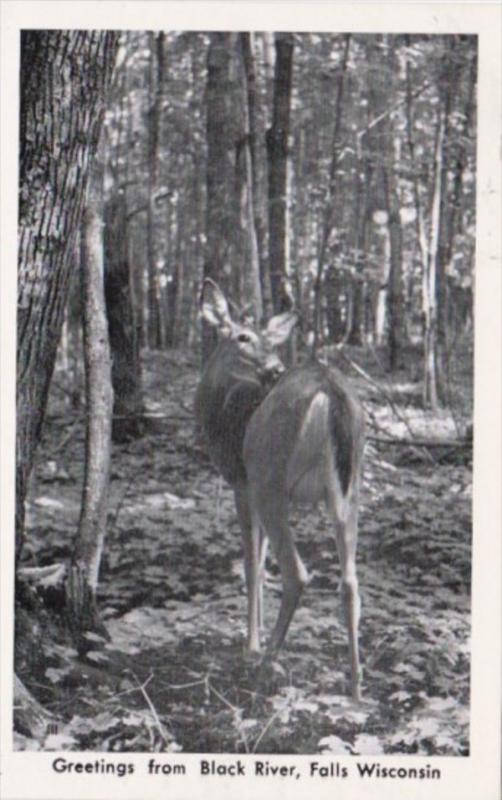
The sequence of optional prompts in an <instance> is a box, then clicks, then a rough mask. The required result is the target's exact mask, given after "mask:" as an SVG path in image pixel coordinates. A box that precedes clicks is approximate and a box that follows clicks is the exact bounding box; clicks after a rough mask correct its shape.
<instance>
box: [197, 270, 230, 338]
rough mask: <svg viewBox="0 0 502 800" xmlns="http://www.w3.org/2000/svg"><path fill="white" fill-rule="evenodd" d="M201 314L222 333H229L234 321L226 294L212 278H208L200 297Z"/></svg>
mask: <svg viewBox="0 0 502 800" xmlns="http://www.w3.org/2000/svg"><path fill="white" fill-rule="evenodd" d="M200 315H201V317H202V318H203V319H204V320H205V321H206V322H207V324H208V325H211V327H213V328H218V330H219V331H221V333H223V334H225V333H227V334H228V333H229V332H230V331H231V330H232V327H233V323H232V318H231V316H230V309H229V308H228V303H227V301H226V298H225V295H224V294H223V292H222V291H221V289H220V288H219V286H217V285H216V283H214V282H213V281H212V280H211V279H210V278H206V279H205V281H204V284H203V286H202V292H201V297H200Z"/></svg>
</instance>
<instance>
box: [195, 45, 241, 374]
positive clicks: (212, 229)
mask: <svg viewBox="0 0 502 800" xmlns="http://www.w3.org/2000/svg"><path fill="white" fill-rule="evenodd" d="M233 43H234V35H233V34H231V33H211V34H210V43H209V50H208V56H207V101H206V105H207V118H206V134H207V173H206V191H207V200H206V248H205V255H204V277H206V278H211V279H212V280H214V281H215V282H216V283H219V284H220V285H221V286H222V288H223V291H226V290H227V283H228V275H229V273H230V270H231V263H230V261H231V250H232V224H233V220H234V213H235V212H234V209H233V207H232V205H233V204H232V203H231V202H230V200H231V198H233V194H234V148H235V137H234V130H233V129H234V124H233V112H232V100H233V93H232V91H231V88H232V75H231V66H232V50H233ZM215 345H216V334H215V332H214V330H213V329H212V328H211V327H210V326H209V325H207V323H205V322H203V323H202V360H203V363H205V362H206V361H207V359H208V357H209V355H210V353H211V352H212V350H213V349H214V347H215Z"/></svg>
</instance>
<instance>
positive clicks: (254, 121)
mask: <svg viewBox="0 0 502 800" xmlns="http://www.w3.org/2000/svg"><path fill="white" fill-rule="evenodd" d="M240 43H241V52H242V58H243V62H244V76H245V82H246V95H247V114H246V117H247V129H248V133H247V135H248V137H249V148H248V149H249V158H250V164H249V165H247V170H248V177H247V180H248V182H250V185H251V196H252V212H253V220H254V229H255V232H256V247H257V251H258V252H257V258H258V266H259V275H260V286H261V296H262V300H263V305H264V306H265V305H266V298H267V294H268V260H267V250H266V242H267V218H266V210H265V206H264V203H263V199H264V188H265V187H264V185H263V184H264V183H265V182H266V180H265V179H266V172H265V170H263V169H262V168H261V163H260V162H261V153H260V147H259V139H260V135H261V133H262V132H263V131H262V130H261V128H260V123H259V115H258V109H257V92H256V72H255V66H254V58H253V34H252V33H241V34H240Z"/></svg>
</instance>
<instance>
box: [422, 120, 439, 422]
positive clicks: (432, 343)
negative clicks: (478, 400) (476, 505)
mask: <svg viewBox="0 0 502 800" xmlns="http://www.w3.org/2000/svg"><path fill="white" fill-rule="evenodd" d="M443 139H444V121H443V112H442V110H441V108H440V109H439V111H438V126H437V133H436V147H435V153H434V191H433V198H432V210H431V232H430V240H429V252H428V258H427V272H426V274H425V277H424V284H423V285H424V302H423V306H424V322H425V336H424V405H425V406H430V408H431V409H432V410H433V411H437V408H438V391H437V369H438V363H437V311H438V309H437V273H438V264H439V259H440V252H439V236H440V219H441V191H442V175H443V162H442V159H443Z"/></svg>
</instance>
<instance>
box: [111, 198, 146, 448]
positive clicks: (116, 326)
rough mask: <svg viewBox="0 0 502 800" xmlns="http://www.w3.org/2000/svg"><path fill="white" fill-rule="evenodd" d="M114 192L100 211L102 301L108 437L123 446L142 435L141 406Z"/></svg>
mask: <svg viewBox="0 0 502 800" xmlns="http://www.w3.org/2000/svg"><path fill="white" fill-rule="evenodd" d="M116 191H117V193H116V194H115V195H114V196H113V197H111V198H110V199H109V200H108V202H107V203H106V205H105V210H104V223H105V227H104V252H105V299H106V314H107V318H108V333H109V337H110V348H111V352H112V384H113V396H114V404H113V426H112V436H113V440H114V441H116V442H124V441H127V440H129V439H131V438H136V437H138V436H141V434H142V432H143V424H142V422H143V403H142V395H141V360H140V352H139V341H138V327H137V323H136V313H135V308H134V304H133V298H132V278H131V274H130V264H129V235H128V234H129V231H128V225H127V208H126V200H125V197H124V195H123V194H122V193H120V191H118V190H116Z"/></svg>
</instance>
